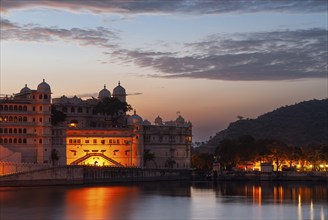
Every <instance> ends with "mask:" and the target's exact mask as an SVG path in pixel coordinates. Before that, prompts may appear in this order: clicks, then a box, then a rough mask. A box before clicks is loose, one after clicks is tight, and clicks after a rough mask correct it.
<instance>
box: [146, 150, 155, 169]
mask: <svg viewBox="0 0 328 220" xmlns="http://www.w3.org/2000/svg"><path fill="white" fill-rule="evenodd" d="M150 161H153V162H154V163H155V165H156V162H155V154H154V153H151V152H150V149H145V150H144V155H143V164H144V167H145V166H146V165H147V163H148V162H150Z"/></svg>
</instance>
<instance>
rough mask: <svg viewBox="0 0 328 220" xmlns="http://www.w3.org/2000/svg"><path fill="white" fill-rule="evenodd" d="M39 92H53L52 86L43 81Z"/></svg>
mask: <svg viewBox="0 0 328 220" xmlns="http://www.w3.org/2000/svg"><path fill="white" fill-rule="evenodd" d="M37 90H38V92H51V89H50V86H49V84H48V83H46V82H45V80H44V79H43V82H41V83H40V84H39V85H38V89H37Z"/></svg>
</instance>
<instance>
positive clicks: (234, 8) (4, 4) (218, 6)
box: [0, 0, 327, 14]
mask: <svg viewBox="0 0 328 220" xmlns="http://www.w3.org/2000/svg"><path fill="white" fill-rule="evenodd" d="M36 7H39V8H40V7H44V8H55V9H64V10H70V11H91V12H93V13H133V14H138V13H169V14H172V13H187V14H220V13H231V12H236V13H242V12H246V13H250V12H261V11H266V12H267V11H272V12H301V13H311V12H326V11H327V2H326V1H325V0H307V1H299V0H288V1H286V0H253V1H249V0H233V1H228V0H221V1H217V0H201V1H200V0H174V1H163V0H152V1H149V0H123V1H118V0H92V1H86V0H74V1H72V0H60V1H58V0H27V1H23V0H21V1H13V0H1V4H0V10H1V11H2V12H7V11H10V10H15V9H25V8H36Z"/></svg>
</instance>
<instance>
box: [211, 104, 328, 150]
mask: <svg viewBox="0 0 328 220" xmlns="http://www.w3.org/2000/svg"><path fill="white" fill-rule="evenodd" d="M244 135H251V136H253V137H254V138H256V139H274V140H281V141H283V142H284V143H286V144H288V145H294V146H304V145H311V144H312V145H328V99H324V100H311V101H305V102H301V103H298V104H295V105H291V106H285V107H281V108H279V109H277V110H274V111H272V112H269V113H266V114H264V115H261V116H259V117H258V118H256V119H240V120H238V121H236V122H233V123H231V124H230V125H229V127H228V128H227V129H225V130H223V131H221V132H219V133H217V135H216V136H214V137H213V138H212V139H211V140H210V141H209V144H211V145H218V144H219V143H220V141H221V140H223V139H226V138H228V139H234V138H238V137H240V136H244Z"/></svg>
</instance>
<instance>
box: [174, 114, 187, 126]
mask: <svg viewBox="0 0 328 220" xmlns="http://www.w3.org/2000/svg"><path fill="white" fill-rule="evenodd" d="M175 122H176V123H177V124H180V125H181V124H184V123H185V120H184V118H183V117H182V116H181V115H179V117H178V118H177V119H176V120H175Z"/></svg>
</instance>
